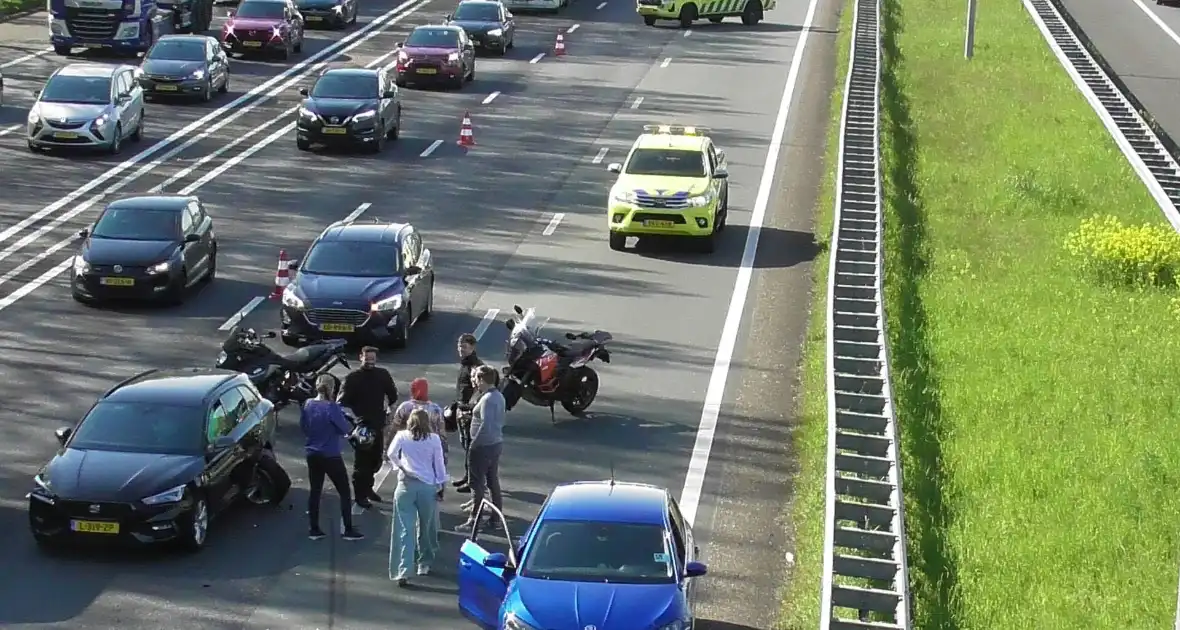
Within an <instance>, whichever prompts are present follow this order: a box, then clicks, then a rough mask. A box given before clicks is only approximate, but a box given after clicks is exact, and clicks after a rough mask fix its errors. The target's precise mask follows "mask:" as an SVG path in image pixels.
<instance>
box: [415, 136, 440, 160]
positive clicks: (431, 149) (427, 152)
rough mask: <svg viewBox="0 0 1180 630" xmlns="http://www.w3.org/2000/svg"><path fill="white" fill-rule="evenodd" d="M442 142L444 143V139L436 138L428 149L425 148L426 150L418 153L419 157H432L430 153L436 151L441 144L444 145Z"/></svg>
mask: <svg viewBox="0 0 1180 630" xmlns="http://www.w3.org/2000/svg"><path fill="white" fill-rule="evenodd" d="M442 143H443V141H442V140H435V141H434V142H431V143H430V146H428V147H426V150H425V151H423V152H421V153H419V154H418V157H430V154H431V153H434V151H435V150H436V149H438V148H439V147H441V146H442Z"/></svg>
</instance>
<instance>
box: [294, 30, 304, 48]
mask: <svg viewBox="0 0 1180 630" xmlns="http://www.w3.org/2000/svg"><path fill="white" fill-rule="evenodd" d="M295 52H297V53H301V52H303V33H300V34H299V42H298V43H297V44H295Z"/></svg>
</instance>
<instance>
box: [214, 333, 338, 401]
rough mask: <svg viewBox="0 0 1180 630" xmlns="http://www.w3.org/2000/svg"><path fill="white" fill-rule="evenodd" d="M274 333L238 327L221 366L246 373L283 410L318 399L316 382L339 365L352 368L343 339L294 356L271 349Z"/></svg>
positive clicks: (223, 348) (227, 340)
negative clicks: (260, 333) (266, 340)
mask: <svg viewBox="0 0 1180 630" xmlns="http://www.w3.org/2000/svg"><path fill="white" fill-rule="evenodd" d="M276 336H277V335H275V333H274V332H267V333H264V334H262V335H259V334H258V333H257V332H255V331H254V329H253V328H243V327H240V326H235V327H234V328H233V330H231V331H230V332H229V336H227V337H226V338H225V341H224V342H222V344H221V354H220V355H218V356H217V366H216V367H219V368H222V369H226V370H234V371H237V372H242V373H244V374H245V375H246V376H248V377H250V381H251V382H252V383H254V386H255V387H257V388H258V391H260V392H262V395H263V396H266V399H267V400H269V401H271V402H272V403H274V405H275V408H276V409H282V408H283V407H285V406H287V405H288V404H290V403H292V402H294V403H296V404H300V405H302V404H303V403H304V402H305V401H307V400H310V399H311V398H313V397H315V381H316V378H318V377H319V376H320V375H321V374H326V373H328V371H330V370H331V369H332V368H334V367H336V366H337V365H343V366H344V367H345V368H346V369H347V368H349V367H351V366H349V364H348V359H347V358H346V357H345V356H344V346H345V344H346V342H345V341H344V340H342V339H336V340H332V341H325V342H323V343H316V344H312V345H309V346H305V347H303V348H300V349H299V350H296V351H295V352H292V353H290V354H285V355H284V354H279V353H277V352H275V351H274V350H271V349H270V347H268V346H267V345H266V344H265V343H263V342H262V340H263V339H274V338H275V337H276Z"/></svg>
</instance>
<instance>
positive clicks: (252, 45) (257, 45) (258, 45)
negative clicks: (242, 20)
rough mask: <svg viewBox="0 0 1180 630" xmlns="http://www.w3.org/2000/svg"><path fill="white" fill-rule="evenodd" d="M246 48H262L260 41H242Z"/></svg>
mask: <svg viewBox="0 0 1180 630" xmlns="http://www.w3.org/2000/svg"><path fill="white" fill-rule="evenodd" d="M242 45H243V46H245V47H246V48H262V42H242Z"/></svg>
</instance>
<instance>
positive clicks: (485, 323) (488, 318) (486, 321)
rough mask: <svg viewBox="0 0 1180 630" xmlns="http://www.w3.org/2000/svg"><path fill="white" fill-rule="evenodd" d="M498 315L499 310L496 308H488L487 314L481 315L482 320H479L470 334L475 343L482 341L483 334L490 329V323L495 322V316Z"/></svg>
mask: <svg viewBox="0 0 1180 630" xmlns="http://www.w3.org/2000/svg"><path fill="white" fill-rule="evenodd" d="M499 314H500V309H498V308H489V309H488V312H486V313H484V314H483V319H481V320H479V325H478V326H476V327H475V330H473V331H472V332H471V334H472V335H475V340H476V341H479V340H480V339H483V336H484V334H485V333H487V332H488V329H489V328H491V327H492V323H494V322H495V321H496V316H497V315H499Z"/></svg>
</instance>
